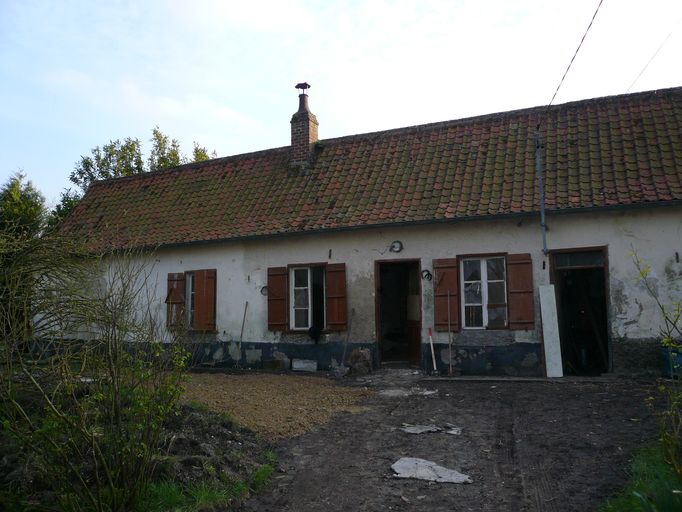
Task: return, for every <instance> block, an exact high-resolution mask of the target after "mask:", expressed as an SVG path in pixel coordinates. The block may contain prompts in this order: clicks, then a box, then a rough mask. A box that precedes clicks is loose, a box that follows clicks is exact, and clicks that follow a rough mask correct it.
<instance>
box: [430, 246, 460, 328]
mask: <svg viewBox="0 0 682 512" xmlns="http://www.w3.org/2000/svg"><path fill="white" fill-rule="evenodd" d="M433 274H434V276H433V279H434V283H433V317H434V327H435V329H436V330H437V331H445V332H447V330H448V290H449V291H450V330H451V331H452V332H457V331H459V267H458V266H457V258H446V259H442V260H433Z"/></svg>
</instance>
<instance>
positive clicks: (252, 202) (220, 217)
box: [62, 87, 682, 249]
mask: <svg viewBox="0 0 682 512" xmlns="http://www.w3.org/2000/svg"><path fill="white" fill-rule="evenodd" d="M538 122H540V134H541V138H542V142H543V145H544V154H543V157H544V162H545V180H544V181H545V194H546V205H547V208H548V209H549V210H550V211H551V210H562V209H575V208H595V207H597V208H598V207H609V206H614V205H634V204H637V203H656V202H660V201H666V202H669V201H680V204H682V130H681V127H682V87H680V88H674V89H667V90H660V91H651V92H645V93H637V94H630V95H622V96H612V97H606V98H598V99H592V100H585V101H578V102H573V103H567V104H564V105H557V106H553V107H551V108H550V109H545V108H544V107H538V108H531V109H525V110H517V111H513V112H505V113H499V114H492V115H487V116H480V117H474V118H469V119H460V120H455V121H448V122H441V123H433V124H427V125H422V126H413V127H409V128H400V129H396V130H388V131H384V132H376V133H368V134H363V135H352V136H348V137H340V138H336V139H327V140H322V141H320V142H319V143H318V144H317V146H316V158H315V161H314V165H313V167H312V169H309V170H307V171H299V170H292V169H291V168H290V167H289V148H288V147H284V148H276V149H270V150H266V151H259V152H255V153H249V154H244V155H237V156H232V157H226V158H218V159H214V160H209V161H206V162H201V163H196V164H188V165H183V166H180V167H176V168H173V169H167V170H163V171H157V172H152V173H147V174H142V175H138V176H135V177H130V178H120V179H114V180H108V181H103V182H97V183H94V184H93V185H92V186H91V187H90V189H89V190H88V192H87V194H86V195H85V197H84V198H83V200H82V201H81V203H80V204H79V205H78V207H77V208H76V209H75V210H74V212H73V214H72V215H71V216H70V217H69V218H68V219H67V220H66V221H65V222H64V224H63V227H62V230H63V232H65V233H68V234H73V235H79V236H85V237H87V238H89V240H90V244H91V246H92V247H93V248H96V249H105V248H125V247H130V246H159V245H173V244H182V243H191V242H199V241H211V240H226V239H239V238H245V237H254V236H268V235H275V234H287V233H300V232H311V231H322V230H328V229H341V228H353V227H363V226H373V225H385V224H400V223H404V222H428V221H437V220H440V219H457V218H462V217H465V218H470V217H485V216H489V215H511V214H528V213H534V212H537V211H538V200H539V199H538V197H539V194H538V192H537V180H536V175H535V156H534V142H533V131H534V129H535V127H536V125H537V124H538Z"/></svg>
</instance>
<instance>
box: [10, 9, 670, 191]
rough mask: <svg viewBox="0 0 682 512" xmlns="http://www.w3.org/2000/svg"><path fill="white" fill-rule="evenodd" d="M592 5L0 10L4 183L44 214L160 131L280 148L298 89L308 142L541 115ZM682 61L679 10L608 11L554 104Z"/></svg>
mask: <svg viewBox="0 0 682 512" xmlns="http://www.w3.org/2000/svg"><path fill="white" fill-rule="evenodd" d="M598 3H599V0H571V1H566V0H415V1H413V0H366V1H360V0H355V1H353V0H347V1H340V0H286V1H282V0H280V1H274V0H273V1H266V0H250V1H249V2H244V1H231V0H222V1H221V0H213V1H212V0H194V1H192V2H189V1H181V0H163V1H162V0H121V1H104V0H103V1H92V0H87V1H86V0H84V1H69V0H60V1H48V0H43V1H33V0H0V186H1V184H4V183H5V182H6V181H7V180H8V179H9V177H10V176H11V175H12V174H14V173H15V172H17V171H22V172H23V173H24V174H26V176H27V178H28V179H30V180H31V181H32V182H33V184H34V185H35V186H36V187H37V188H38V189H39V190H40V191H42V193H43V194H44V195H45V197H46V199H47V201H48V204H50V205H53V204H54V203H55V202H56V201H57V200H58V198H59V194H60V192H61V191H62V190H63V189H65V188H68V187H69V186H72V185H71V183H70V182H69V180H68V176H69V173H70V172H71V171H72V170H73V168H74V167H75V165H76V163H77V162H78V161H79V160H80V157H81V155H87V154H89V153H90V150H91V149H92V148H94V147H95V146H101V145H103V144H106V143H108V142H109V141H112V140H116V139H123V138H126V137H133V138H138V139H140V140H142V141H143V143H144V145H145V146H144V147H145V148H148V146H149V144H148V141H149V139H150V137H151V131H152V128H154V127H155V126H159V128H160V129H161V130H162V131H163V132H164V133H166V134H167V135H169V136H170V137H172V138H175V139H178V140H179V141H180V142H181V146H182V148H183V150H184V152H185V153H186V154H190V153H191V150H192V144H193V142H194V141H196V142H198V143H199V144H201V145H202V146H205V147H207V148H208V149H209V150H214V151H216V153H217V155H218V156H228V155H236V154H240V153H246V152H250V151H257V150H261V149H268V148H272V147H280V146H285V145H288V144H289V142H290V124H289V121H290V119H291V115H292V114H293V113H294V112H295V111H296V109H297V107H298V99H297V94H298V91H297V90H296V89H295V88H294V86H295V85H296V84H297V83H298V82H302V81H306V82H308V83H310V84H311V86H312V87H311V89H310V90H309V91H308V94H309V104H310V109H311V110H312V112H313V113H314V114H315V115H316V117H317V119H318V121H319V123H320V127H319V134H320V138H321V139H325V138H331V137H338V136H343V135H351V134H356V133H365V132H371V131H377V130H386V129H392V128H399V127H403V126H410V125H415V124H424V123H430V122H436V121H444V120H449V119H460V118H465V117H470V116H475V115H482V114H488V113H493V112H502V111H507V110H514V109H518V108H526V107H533V106H538V105H546V104H547V103H549V101H550V99H551V97H552V95H553V94H554V91H555V89H556V88H557V86H558V85H559V82H560V80H561V77H562V75H563V74H564V71H565V70H566V67H567V66H568V64H569V61H570V60H571V57H572V56H573V54H574V52H575V50H576V48H577V46H578V43H579V42H580V39H581V38H582V36H583V34H584V33H585V30H586V28H587V26H588V24H589V22H590V19H591V18H592V15H593V14H594V11H595V9H596V7H597V4H598ZM661 45H662V46H661ZM656 52H658V53H656ZM654 55H655V57H654ZM652 57H654V58H653V60H651V61H650V59H651V58H652ZM649 61H650V63H649V64H648V66H647V63H648V62H649ZM681 61H682V2H681V1H679V0H647V1H643V0H604V1H603V4H602V6H601V8H600V10H599V12H598V14H597V16H596V18H595V21H594V24H593V26H592V28H591V29H590V31H589V33H588V34H587V37H586V38H585V41H584V43H583V46H582V48H581V50H580V52H579V53H578V56H577V57H576V59H575V61H574V63H573V65H572V67H571V70H570V71H569V73H568V75H567V76H566V79H565V81H564V83H563V85H562V86H561V89H560V90H559V93H558V95H557V97H556V99H555V100H554V103H555V104H557V103H565V102H568V101H573V100H580V99H586V98H594V97H599V96H608V95H614V94H624V93H626V92H628V91H629V92H637V91H645V90H652V89H661V88H667V87H677V86H682V65H680V62H681ZM645 67H646V69H645ZM643 69H644V72H643V73H642V74H641V76H640V77H639V78H638V79H637V76H638V75H639V74H640V72H641V71H642V70H643ZM636 79H637V80H636ZM635 80H636V81H635ZM633 82H634V85H633Z"/></svg>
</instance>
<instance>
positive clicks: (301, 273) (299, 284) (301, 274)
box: [294, 268, 308, 288]
mask: <svg viewBox="0 0 682 512" xmlns="http://www.w3.org/2000/svg"><path fill="white" fill-rule="evenodd" d="M307 286H308V269H307V268H297V269H294V287H295V288H305V287H307Z"/></svg>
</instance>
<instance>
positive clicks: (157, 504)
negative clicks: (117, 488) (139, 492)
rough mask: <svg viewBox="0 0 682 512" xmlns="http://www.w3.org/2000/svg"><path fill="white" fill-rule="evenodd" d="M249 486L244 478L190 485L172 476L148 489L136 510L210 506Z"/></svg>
mask: <svg viewBox="0 0 682 512" xmlns="http://www.w3.org/2000/svg"><path fill="white" fill-rule="evenodd" d="M247 493H248V488H247V486H246V484H244V483H243V482H229V483H221V484H213V485H212V484H205V483H202V484H197V485H192V486H190V487H188V488H183V486H182V485H180V484H178V483H176V482H172V481H169V480H165V481H161V482H155V483H153V484H151V485H150V486H149V488H148V489H147V493H146V496H145V497H144V498H143V499H142V500H140V502H139V503H138V506H137V510H138V511H140V512H142V511H144V512H167V511H173V512H195V511H199V510H205V509H207V508H209V507H215V506H221V505H227V504H229V503H230V502H231V501H232V500H233V499H235V498H241V497H244V496H246V495H247Z"/></svg>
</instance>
